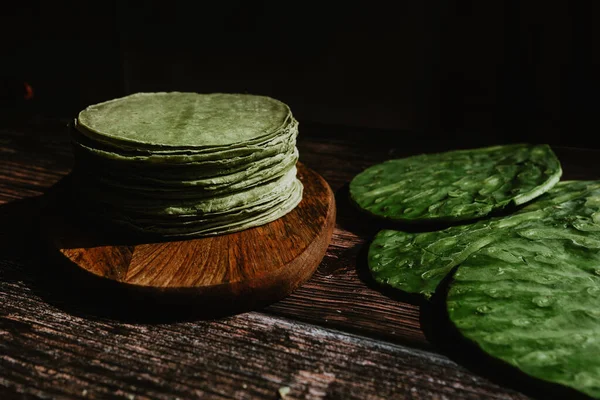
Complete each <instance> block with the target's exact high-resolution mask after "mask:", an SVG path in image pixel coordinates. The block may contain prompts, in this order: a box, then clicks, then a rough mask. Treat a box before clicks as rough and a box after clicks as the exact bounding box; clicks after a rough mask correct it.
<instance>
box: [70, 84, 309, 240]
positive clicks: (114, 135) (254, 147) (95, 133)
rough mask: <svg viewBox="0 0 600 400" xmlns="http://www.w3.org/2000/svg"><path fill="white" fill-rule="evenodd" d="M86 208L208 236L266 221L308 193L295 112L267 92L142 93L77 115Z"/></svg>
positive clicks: (132, 223)
mask: <svg viewBox="0 0 600 400" xmlns="http://www.w3.org/2000/svg"><path fill="white" fill-rule="evenodd" d="M74 128H75V129H73V130H72V132H73V143H74V148H75V155H76V160H77V164H76V168H75V176H76V177H77V184H76V185H75V188H76V190H77V194H78V205H79V206H80V208H81V209H82V211H83V212H85V213H86V214H87V215H90V216H93V217H96V218H99V219H101V220H103V221H105V222H110V223H111V224H114V225H117V226H121V227H125V228H128V229H132V230H134V231H138V232H142V233H150V234H157V235H160V236H207V235H215V234H221V233H228V232H234V231H240V230H243V229H246V228H250V227H254V226H258V225H262V224H265V223H268V222H271V221H274V220H276V219H277V218H279V217H281V216H283V215H285V214H286V213H288V212H290V211H291V210H292V209H293V208H294V207H296V205H298V203H299V202H300V200H301V198H302V184H301V183H300V181H299V180H298V179H297V178H296V161H297V160H298V150H297V149H296V136H297V135H298V122H297V121H296V120H295V119H294V117H293V116H292V113H291V111H290V109H289V108H288V107H287V106H286V105H285V104H283V103H281V102H279V101H277V100H274V99H272V98H269V97H262V96H252V95H242V94H197V93H178V92H171V93H138V94H134V95H131V96H127V97H124V98H119V99H115V100H111V101H108V102H105V103H100V104H96V105H93V106H90V107H88V108H86V109H85V110H83V111H82V112H81V113H79V116H78V118H77V119H76V121H75V125H74Z"/></svg>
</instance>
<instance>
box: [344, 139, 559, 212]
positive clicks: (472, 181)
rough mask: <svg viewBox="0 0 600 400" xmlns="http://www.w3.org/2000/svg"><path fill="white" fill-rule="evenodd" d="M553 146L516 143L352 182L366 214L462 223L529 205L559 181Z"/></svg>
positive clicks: (379, 169) (386, 169) (380, 168)
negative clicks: (528, 203)
mask: <svg viewBox="0 0 600 400" xmlns="http://www.w3.org/2000/svg"><path fill="white" fill-rule="evenodd" d="M561 174H562V170H561V167H560V163H559V161H558V159H557V158H556V156H555V155H554V153H553V152H552V150H551V149H550V147H549V146H548V145H527V144H515V145H506V146H495V147H487V148H481V149H473V150H457V151H451V152H446V153H438V154H422V155H418V156H413V157H408V158H403V159H397V160H389V161H386V162H384V163H381V164H377V165H374V166H372V167H370V168H367V169H366V170H365V171H363V172H361V173H360V174H358V175H357V176H356V177H354V179H353V180H352V182H351V183H350V196H351V198H352V200H353V202H354V203H355V204H356V205H357V206H358V207H359V208H361V209H362V210H364V211H366V212H368V213H370V214H371V215H374V216H376V217H380V218H385V219H389V220H394V221H400V222H420V221H438V222H439V221H442V222H443V221H461V220H469V219H475V218H479V217H484V216H486V215H488V214H490V213H491V212H492V211H495V210H498V209H502V208H504V207H506V206H510V205H519V204H524V203H526V202H528V201H530V200H532V199H534V198H536V197H538V196H539V195H541V194H543V193H545V192H546V191H548V190H549V189H550V188H552V187H553V186H554V185H555V184H556V183H557V182H558V180H559V179H560V176H561Z"/></svg>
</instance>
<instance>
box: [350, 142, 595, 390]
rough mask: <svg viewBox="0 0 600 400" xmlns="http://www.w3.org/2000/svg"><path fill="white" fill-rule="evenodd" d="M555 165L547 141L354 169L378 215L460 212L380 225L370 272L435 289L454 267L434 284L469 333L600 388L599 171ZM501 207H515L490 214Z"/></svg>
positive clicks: (392, 282) (575, 382) (580, 385)
mask: <svg viewBox="0 0 600 400" xmlns="http://www.w3.org/2000/svg"><path fill="white" fill-rule="evenodd" d="M560 176H561V167H560V164H559V162H558V159H557V158H556V156H555V155H554V153H553V152H552V151H551V150H550V148H549V147H548V146H546V145H541V146H539V145H538V146H534V145H510V146H497V147H491V148H485V149H474V150H463V151H453V152H448V153H441V154H430V155H419V156H414V157H409V158H405V159H399V160H390V161H387V162H384V163H382V164H378V165H375V166H372V167H370V168H368V169H366V170H365V171H363V172H362V173H360V174H359V175H357V176H356V177H355V178H354V179H353V181H352V182H351V184H350V194H351V197H352V199H353V201H354V202H355V203H356V205H357V206H358V207H360V208H361V209H362V210H364V211H365V212H368V213H369V214H370V215H372V216H374V217H379V218H385V219H388V220H394V221H398V222H404V223H406V222H411V223H413V224H414V223H420V222H431V221H436V222H438V223H439V222H444V221H452V222H455V221H465V222H464V223H463V224H462V225H458V226H451V227H448V228H447V229H444V230H438V231H431V232H423V233H410V232H407V229H405V230H402V229H401V228H399V229H398V230H389V229H386V230H382V231H380V232H379V233H378V234H377V235H376V236H375V238H374V240H373V242H372V243H371V245H370V248H369V256H368V257H369V258H368V264H369V268H370V270H371V273H372V275H373V277H374V278H375V280H376V281H378V282H379V283H381V284H383V285H388V286H391V287H393V288H396V289H400V290H402V291H405V292H408V293H414V294H420V295H423V296H424V297H425V298H430V297H431V296H432V295H433V294H434V293H435V292H436V290H437V289H438V287H439V285H440V284H441V283H442V282H443V281H444V280H445V278H446V277H447V276H448V274H451V278H452V279H450V280H449V281H448V282H449V283H448V285H449V287H448V288H447V291H446V290H444V291H442V292H441V293H440V294H442V295H445V298H444V299H443V300H444V301H445V307H446V310H447V313H448V317H449V319H450V321H451V322H452V323H453V324H454V326H455V327H456V329H457V330H458V331H459V332H460V333H461V334H462V335H463V336H464V337H466V338H467V339H469V340H471V341H473V342H474V343H476V344H477V345H478V346H479V347H480V348H481V349H482V350H483V351H485V352H486V353H488V354H489V355H491V356H492V357H495V358H498V359H500V360H502V361H504V362H506V363H507V364H510V365H512V366H514V367H516V368H518V369H520V370H521V371H523V372H525V373H527V374H529V375H531V376H533V377H536V378H539V379H542V380H546V381H549V382H554V383H559V384H562V385H565V386H567V387H571V388H573V389H576V390H578V391H580V392H583V393H585V394H587V395H590V396H593V397H597V398H600V357H598V355H599V354H600V311H598V310H600V181H571V182H558V180H559V177H560ZM557 182H558V183H557ZM520 204H526V205H525V206H524V207H523V208H521V209H512V210H511V209H510V207H511V206H515V205H520ZM498 209H504V210H505V213H506V212H509V211H512V214H508V215H505V216H493V217H489V215H490V214H491V213H492V212H494V211H495V210H498ZM474 219H477V221H469V220H474Z"/></svg>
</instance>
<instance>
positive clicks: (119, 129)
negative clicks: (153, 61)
mask: <svg viewBox="0 0 600 400" xmlns="http://www.w3.org/2000/svg"><path fill="white" fill-rule="evenodd" d="M290 118H291V112H290V110H289V108H288V106H287V105H285V104H284V103H282V102H280V101H277V100H275V99H272V98H269V97H265V96H254V95H246V94H225V93H214V94H198V93H181V92H169V93H164V92H162V93H137V94H133V95H130V96H126V97H122V98H119V99H114V100H110V101H107V102H104V103H99V104H95V105H92V106H89V107H87V108H86V109H85V110H83V111H81V112H80V113H79V116H78V118H77V121H76V128H77V130H78V131H79V132H81V133H82V134H84V135H86V136H88V137H90V138H91V139H93V140H98V141H101V142H107V143H111V144H113V145H116V146H126V147H133V148H135V147H140V148H147V147H151V148H152V147H155V148H172V149H185V148H190V149H201V148H213V147H217V148H228V147H238V146H243V145H244V144H247V143H253V142H256V141H260V140H262V139H265V138H268V137H273V136H276V135H277V134H278V132H280V131H281V130H282V129H283V128H284V127H285V126H286V125H288V124H289V120H290Z"/></svg>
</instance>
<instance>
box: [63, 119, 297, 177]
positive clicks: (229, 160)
mask: <svg viewBox="0 0 600 400" xmlns="http://www.w3.org/2000/svg"><path fill="white" fill-rule="evenodd" d="M71 133H72V135H71V137H72V140H73V146H74V149H75V151H76V155H78V154H79V155H80V157H81V158H84V159H87V158H91V159H92V160H95V161H96V162H105V163H108V164H112V165H113V166H114V167H119V165H121V166H123V167H125V168H130V167H131V165H135V166H137V167H147V168H152V167H157V166H158V167H165V166H169V165H170V164H177V165H189V166H192V167H202V168H211V167H218V168H221V167H229V168H230V167H231V166H232V165H238V164H240V165H241V164H245V163H247V162H250V161H252V160H258V159H260V158H264V157H268V156H271V155H273V154H277V153H279V152H280V151H284V150H285V149H288V148H289V147H290V146H292V147H293V146H294V145H295V143H296V137H297V136H298V122H297V121H295V120H292V121H291V124H290V125H288V126H286V127H285V129H284V130H282V131H281V132H279V133H278V135H277V136H275V137H272V138H268V139H266V140H264V141H259V142H256V143H252V144H246V145H244V146H240V147H236V148H227V149H217V148H211V149H210V151H209V150H207V149H204V150H189V149H186V150H169V151H165V150H162V151H159V150H154V149H152V150H148V149H135V150H134V149H129V150H123V149H120V148H118V147H113V146H109V145H106V144H105V143H102V142H98V141H94V140H91V139H90V138H88V137H86V136H84V135H82V134H80V133H78V131H77V130H71Z"/></svg>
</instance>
